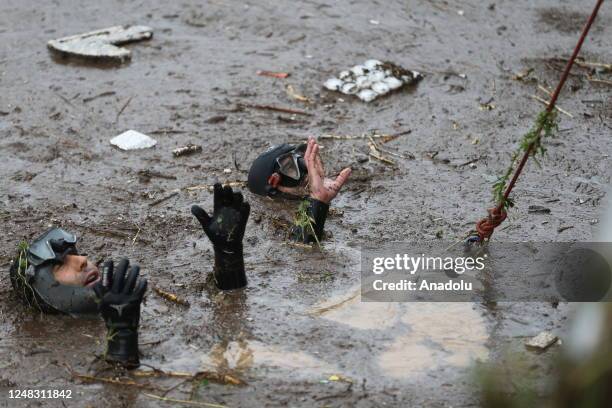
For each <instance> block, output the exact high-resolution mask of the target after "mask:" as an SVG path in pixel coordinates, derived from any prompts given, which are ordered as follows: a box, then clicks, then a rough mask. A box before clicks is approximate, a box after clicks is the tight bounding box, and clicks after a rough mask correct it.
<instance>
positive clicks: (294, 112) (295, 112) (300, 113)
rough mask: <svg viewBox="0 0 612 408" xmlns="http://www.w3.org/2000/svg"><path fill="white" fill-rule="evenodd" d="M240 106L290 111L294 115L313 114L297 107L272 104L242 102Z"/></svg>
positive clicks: (283, 111)
mask: <svg viewBox="0 0 612 408" xmlns="http://www.w3.org/2000/svg"><path fill="white" fill-rule="evenodd" d="M240 106H244V107H246V108H253V109H259V110H270V111H274V112H282V113H290V114H292V115H304V116H312V113H309V112H304V111H301V110H297V109H290V108H281V107H278V106H272V105H256V104H240Z"/></svg>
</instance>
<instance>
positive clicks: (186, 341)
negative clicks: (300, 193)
mask: <svg viewBox="0 0 612 408" xmlns="http://www.w3.org/2000/svg"><path fill="white" fill-rule="evenodd" d="M101 3H104V5H102V4H101ZM588 9H590V6H589V7H587V5H586V4H585V3H584V2H579V1H567V2H563V5H561V6H560V5H558V3H557V2H553V1H541V2H537V3H534V2H528V1H518V2H499V3H493V2H491V3H490V4H485V3H482V2H478V1H465V2H464V1H462V2H456V3H455V2H446V1H415V2H401V1H385V2H382V1H379V2H377V1H371V2H361V3H357V2H349V1H338V2H327V3H325V2H320V1H305V2H300V3H299V4H298V3H296V2H289V1H280V2H255V3H253V4H245V3H241V2H231V1H210V2H205V3H202V2H195V1H190V0H186V1H182V2H176V3H173V2H161V1H150V2H146V3H129V2H122V1H105V2H81V1H63V2H61V3H53V2H50V3H41V2H33V1H18V0H3V1H2V3H1V4H0V40H1V41H0V87H1V92H0V157H1V159H2V160H1V162H0V192H1V195H0V219H1V220H2V225H3V227H4V233H3V234H2V235H1V236H0V242H1V244H2V245H1V247H2V249H1V250H0V266H1V267H2V268H4V269H5V270H6V271H7V273H6V274H4V275H1V274H0V295H1V296H0V299H1V300H0V406H13V403H14V401H9V400H8V399H7V393H8V390H9V389H36V388H39V389H40V388H45V389H70V390H72V391H73V399H72V400H66V401H64V403H65V406H79V407H81V406H94V407H98V406H100V407H102V406H110V405H113V406H126V407H127V406H130V407H131V406H134V407H145V406H146V407H149V406H160V407H161V406H169V404H170V402H167V401H166V402H164V401H160V400H156V399H154V397H151V396H150V395H156V396H161V395H163V394H164V393H165V395H166V397H168V398H173V399H181V400H184V399H190V398H192V399H193V400H195V401H200V402H203V403H204V402H205V403H211V404H221V405H226V406H229V407H238V406H270V407H272V406H292V407H299V406H303V407H312V406H331V407H337V406H359V407H370V406H451V405H452V406H474V405H478V395H477V391H476V387H475V385H474V381H473V365H474V362H475V361H487V360H488V361H491V360H495V359H498V358H500V356H502V355H503V354H504V353H505V352H507V351H511V352H517V353H528V352H527V351H525V350H524V347H523V345H522V344H523V338H524V336H531V335H535V334H537V333H539V332H540V331H541V330H552V331H553V332H555V333H557V334H559V335H563V333H564V331H565V329H566V321H567V319H568V317H569V316H571V311H572V308H571V307H569V306H567V305H563V304H561V305H559V306H558V307H553V306H552V305H549V304H541V303H533V304H499V305H497V306H495V307H488V308H487V307H485V306H483V305H479V304H467V303H454V304H450V303H436V304H375V303H360V302H359V296H358V292H355V290H356V289H355V288H356V285H357V284H358V280H359V268H358V265H359V248H360V246H361V244H362V243H365V242H368V243H370V244H372V243H377V242H387V241H414V240H435V239H446V240H449V241H452V240H456V239H460V238H461V237H462V236H463V235H464V234H465V233H466V232H467V231H468V230H469V229H471V228H472V227H473V225H474V221H476V220H477V219H478V218H479V217H481V216H482V215H484V214H485V209H486V207H487V206H488V205H490V199H491V192H490V186H491V183H492V181H493V180H494V179H495V178H496V176H497V175H499V174H500V173H502V172H503V170H504V169H505V167H506V166H507V164H508V160H509V156H510V154H511V152H512V151H513V150H514V147H515V144H516V142H517V141H518V140H519V138H520V136H521V135H522V134H523V133H524V132H525V131H526V130H528V128H529V127H530V125H531V124H532V123H533V119H534V117H535V115H536V114H537V112H539V111H540V110H541V109H542V105H541V104H540V103H539V102H537V101H536V100H534V99H533V98H532V97H531V95H533V94H536V93H538V92H540V91H538V89H537V86H538V85H541V86H545V87H547V88H552V87H554V85H555V84H556V82H557V79H558V77H559V75H560V70H561V69H562V64H563V62H562V61H560V60H559V59H558V58H566V57H567V56H568V55H569V53H570V50H571V48H572V47H573V46H574V44H575V42H576V39H577V36H578V33H579V30H580V28H581V27H582V24H583V21H584V20H586V17H587V14H588V13H589V11H590V10H588ZM611 21H612V10H610V8H609V7H605V5H604V7H603V8H602V10H601V12H600V15H599V17H598V20H597V21H596V23H595V26H594V27H593V29H592V30H591V34H590V36H589V38H588V40H587V42H586V43H585V46H584V48H583V53H582V55H584V57H585V58H587V59H588V60H591V61H599V62H606V63H610V62H612V51H611V50H610V48H609V44H610V40H611V39H612V24H611ZM128 23H129V24H143V25H148V26H151V27H153V29H154V37H153V39H152V40H151V41H147V42H141V43H136V44H133V45H130V46H129V48H130V49H131V51H132V61H131V62H130V63H127V64H124V65H120V66H107V65H102V64H91V63H89V64H83V63H81V62H78V61H74V60H70V59H68V60H66V59H62V58H58V57H56V56H53V55H51V54H50V53H49V51H48V50H47V49H46V46H45V44H46V42H47V41H48V40H49V39H53V38H59V37H63V36H66V35H70V34H77V33H82V32H87V31H90V30H93V29H98V28H103V27H107V26H111V25H116V24H128ZM369 58H377V59H380V60H390V61H393V62H395V63H398V64H400V65H402V66H404V67H405V68H408V69H415V70H418V71H420V72H423V73H424V75H425V78H424V79H423V80H422V81H421V82H420V83H419V84H418V85H417V86H416V87H415V88H413V89H410V90H408V91H405V92H400V93H395V94H392V95H389V96H388V97H385V98H380V99H377V100H376V101H374V102H372V103H370V104H364V103H361V102H360V101H358V100H357V99H355V98H347V97H345V98H342V99H340V98H339V95H338V94H333V93H329V92H327V91H323V90H322V87H321V85H322V83H323V82H324V81H325V80H326V79H327V78H329V77H330V76H332V75H335V74H337V73H338V72H339V71H340V70H342V69H344V68H346V67H348V66H350V65H353V64H356V63H361V62H363V61H365V60H366V59H369ZM528 69H533V71H532V72H531V73H530V74H529V76H527V77H526V78H525V79H523V80H521V81H519V80H516V79H514V77H515V76H516V74H517V73H519V72H526V70H528ZM257 70H272V71H285V72H289V73H290V74H291V75H290V76H289V77H288V78H287V79H282V80H281V79H275V78H267V77H261V76H257V75H256V71H257ZM586 74H592V73H591V72H589V71H587V70H585V69H584V68H580V67H576V68H575V69H574V70H573V72H572V75H571V76H570V80H569V82H568V83H567V86H566V89H565V91H564V92H563V94H562V95H561V98H560V100H559V105H560V106H561V107H562V108H563V109H564V110H566V111H567V112H568V113H569V114H570V115H571V117H570V116H568V115H561V116H560V132H559V136H558V138H556V139H555V140H553V141H550V143H549V150H548V156H547V157H546V158H544V159H542V160H541V164H542V168H539V167H538V166H536V165H535V164H533V163H530V164H529V165H528V166H527V169H526V170H527V172H526V173H525V174H524V175H523V176H522V177H521V179H520V182H519V184H518V186H517V188H516V190H515V191H516V193H515V197H516V201H517V207H516V208H513V209H512V211H511V212H510V216H509V218H508V220H507V221H506V222H505V224H504V225H503V226H502V228H500V229H499V230H498V231H497V232H496V233H495V239H497V240H506V241H529V240H542V241H572V240H583V241H588V240H589V239H591V238H592V237H593V236H594V235H595V233H596V232H597V230H598V228H599V227H600V224H599V222H598V220H599V217H600V212H601V199H602V197H603V196H604V194H605V193H604V192H605V190H606V189H607V187H608V186H609V182H610V169H611V168H612V166H610V154H611V153H612V147H611V145H610V143H609V141H610V136H611V134H612V120H611V119H612V105H611V103H610V92H611V90H612V87H610V86H609V85H607V84H605V83H597V82H592V81H589V80H587V79H586ZM602 75H605V73H602ZM607 78H608V79H609V75H608V76H607ZM287 85H291V86H292V87H293V89H294V91H296V92H298V93H299V94H302V95H304V96H307V97H308V98H309V99H310V100H311V101H312V102H311V103H309V104H307V103H304V102H300V101H297V100H295V99H294V98H293V97H291V96H290V94H289V93H288V92H287V88H286V86H287ZM538 95H540V96H542V93H538ZM542 97H545V95H544V96H542ZM249 104H262V105H275V106H280V107H286V108H291V109H298V110H303V111H305V112H307V113H309V114H310V115H308V116H307V115H289V114H283V113H278V112H269V111H262V110H256V109H251V108H249V107H248V106H247V105H249ZM127 129H135V130H138V131H140V132H143V133H146V134H148V135H150V136H152V137H154V138H155V139H156V140H157V141H158V143H157V145H156V146H155V148H153V149H150V150H143V151H138V152H123V151H120V150H117V149H115V148H113V147H112V146H111V145H110V144H109V140H110V139H111V138H112V137H114V136H116V135H117V134H119V133H121V132H123V131H125V130H127ZM374 130H378V131H379V132H382V133H386V134H394V133H403V135H402V136H400V137H398V138H396V139H395V140H392V141H390V142H389V143H387V144H385V147H386V148H387V149H388V150H389V151H391V152H395V153H397V154H400V155H403V156H404V157H409V155H410V154H411V155H413V156H414V159H409V158H407V159H401V158H398V157H396V156H390V157H392V158H393V159H394V162H395V165H389V164H388V163H382V162H380V161H377V160H375V159H373V158H370V159H369V160H368V157H367V153H368V146H367V143H366V141H365V140H359V139H357V140H341V139H340V140H337V139H320V141H321V143H322V145H323V149H322V154H323V159H324V161H325V163H326V165H327V168H328V169H329V170H330V172H335V171H338V170H339V169H341V168H343V167H344V166H346V165H349V164H350V165H351V166H352V167H353V175H352V176H351V179H350V181H349V183H348V185H347V186H346V188H345V189H344V190H343V192H342V193H341V194H340V196H339V197H338V198H337V199H336V200H335V201H334V202H333V207H334V208H335V209H336V210H338V211H336V212H335V213H334V214H332V216H330V217H329V219H328V220H327V223H326V229H327V231H328V233H329V234H328V235H329V237H328V240H327V241H326V243H325V245H324V249H323V251H312V250H306V249H304V248H300V247H294V246H291V245H288V244H287V243H288V240H287V232H288V225H289V223H290V222H291V219H292V216H293V215H292V214H293V211H294V209H295V208H294V205H293V204H292V203H272V202H269V201H268V200H265V199H261V198H259V197H255V196H253V195H251V194H249V193H248V192H247V193H246V197H247V199H248V200H249V201H250V203H251V207H252V213H251V218H250V221H249V224H248V226H247V231H246V236H245V257H246V259H245V262H246V266H247V274H248V277H249V286H248V288H247V289H246V290H244V291H243V292H240V293H231V294H219V293H217V292H216V291H215V290H214V289H211V288H210V286H209V285H207V284H206V276H207V274H208V273H209V272H210V271H211V270H212V262H213V257H212V248H211V247H210V245H209V242H208V240H207V239H206V237H205V236H204V235H203V233H202V231H201V229H200V226H199V225H198V224H197V222H196V221H195V219H194V218H193V217H192V216H191V214H190V212H189V208H190V206H191V205H192V204H194V203H199V204H200V205H202V206H203V207H204V208H211V207H212V194H211V193H210V191H209V190H208V188H207V186H209V185H211V184H213V183H214V182H215V181H216V180H221V181H232V182H233V181H243V180H245V179H246V169H248V166H249V164H250V162H251V161H252V160H253V159H254V158H255V157H256V156H257V154H258V152H260V151H261V150H263V149H265V148H267V147H268V146H269V145H271V144H274V143H280V142H287V141H289V142H297V141H301V140H304V139H305V138H306V137H307V136H308V135H315V136H321V135H324V134H334V135H361V134H363V133H367V132H371V131H374ZM187 143H196V144H199V145H202V147H203V151H202V153H201V154H196V155H192V156H185V157H180V158H175V157H173V156H172V153H171V151H172V150H173V149H175V148H177V147H180V146H184V145H185V144H187ZM225 169H229V170H230V172H229V173H228V172H227V171H224V170H225ZM177 189H178V191H179V194H178V195H175V196H173V197H171V198H169V199H168V200H165V201H163V202H161V203H159V204H156V202H157V201H158V200H159V199H160V198H163V197H165V196H167V195H170V194H172V193H173V192H174V191H175V190H177ZM530 205H541V206H545V207H546V208H549V209H550V213H530V212H529V206H530ZM49 225H61V226H63V227H64V228H66V229H68V230H69V231H73V232H75V233H77V234H78V235H79V236H80V249H81V251H82V252H85V253H87V254H89V255H90V256H91V257H92V258H93V259H94V260H96V261H99V260H102V259H105V258H109V257H114V258H118V257H120V256H128V257H129V258H130V259H132V260H133V261H137V262H138V263H140V265H141V266H142V271H143V273H144V274H145V275H146V276H147V277H148V279H149V282H150V287H158V288H160V289H163V290H165V291H168V292H172V293H175V294H177V295H178V296H179V297H181V298H183V299H185V300H187V301H188V302H189V303H190V306H189V307H186V306H181V305H177V304H173V303H169V302H167V301H166V300H164V299H162V298H160V297H159V296H157V295H156V294H155V293H154V292H153V291H149V294H148V296H147V299H146V304H145V306H144V307H143V311H142V319H141V329H140V343H141V345H140V350H141V353H142V358H141V361H142V363H143V367H142V370H151V367H154V368H156V369H159V370H164V371H165V372H166V373H172V372H175V373H191V374H194V373H196V372H198V371H203V370H208V371H213V372H216V373H220V374H223V375H229V376H230V377H231V378H234V379H237V380H239V381H238V382H241V383H243V385H233V384H231V381H230V383H229V384H218V383H215V382H213V381H204V380H202V381H195V382H191V381H186V380H185V378H182V377H180V376H171V375H166V376H159V375H158V376H144V374H142V375H141V376H137V375H135V374H132V376H131V377H128V376H125V375H123V374H121V373H113V372H112V371H110V370H109V369H108V367H106V365H105V364H104V363H103V362H101V361H100V360H99V358H98V357H99V356H100V355H101V354H102V352H103V350H104V344H103V343H104V339H103V337H104V335H105V328H104V325H103V323H102V321H99V320H97V319H93V320H82V319H74V318H71V317H67V316H40V315H37V314H32V313H31V312H30V311H27V310H25V309H24V308H23V306H22V305H21V304H20V303H19V302H18V301H17V300H16V299H15V297H14V296H13V295H12V292H11V289H10V283H9V279H8V265H9V262H10V259H11V257H12V256H13V254H14V252H15V248H16V245H17V243H18V242H19V241H20V240H22V239H31V238H32V237H34V236H35V235H37V234H39V233H40V232H41V231H43V230H44V229H46V228H47V226H49ZM567 227H569V228H567ZM556 351H557V348H555V347H553V348H552V349H550V350H549V351H548V352H547V353H544V354H542V355H536V354H533V355H532V356H530V358H531V360H532V362H533V370H534V372H535V373H537V377H538V378H540V379H541V381H542V387H543V388H545V386H546V379H547V374H548V371H547V370H549V368H548V365H547V356H550V355H551V354H554V353H555V352H556ZM78 375H89V376H97V377H104V378H118V381H121V382H123V383H125V382H126V381H128V380H131V381H135V384H136V385H134V384H131V385H129V384H128V385H125V384H123V385H114V384H109V383H100V382H94V383H90V382H88V381H87V380H86V378H84V377H79V376H78ZM24 404H25V403H24ZM45 405H49V406H63V405H62V402H61V401H45Z"/></svg>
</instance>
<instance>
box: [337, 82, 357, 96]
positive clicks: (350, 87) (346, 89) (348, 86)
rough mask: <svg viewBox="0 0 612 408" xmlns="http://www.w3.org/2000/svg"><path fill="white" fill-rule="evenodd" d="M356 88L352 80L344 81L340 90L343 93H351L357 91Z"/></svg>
mask: <svg viewBox="0 0 612 408" xmlns="http://www.w3.org/2000/svg"><path fill="white" fill-rule="evenodd" d="M358 90H359V88H358V87H357V85H356V84H354V83H352V82H346V83H344V85H342V88H341V89H340V92H342V93H343V94H345V95H352V94H354V93H357V91H358Z"/></svg>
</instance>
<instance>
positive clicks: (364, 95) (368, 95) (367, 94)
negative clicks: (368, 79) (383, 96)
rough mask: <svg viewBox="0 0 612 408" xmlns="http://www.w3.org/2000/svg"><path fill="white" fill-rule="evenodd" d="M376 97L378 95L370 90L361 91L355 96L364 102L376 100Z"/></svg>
mask: <svg viewBox="0 0 612 408" xmlns="http://www.w3.org/2000/svg"><path fill="white" fill-rule="evenodd" d="M377 96H378V94H377V93H376V92H374V91H373V90H371V89H362V90H361V91H359V93H358V94H357V97H358V98H359V99H361V100H362V101H364V102H370V101H373V100H374V99H376V97H377Z"/></svg>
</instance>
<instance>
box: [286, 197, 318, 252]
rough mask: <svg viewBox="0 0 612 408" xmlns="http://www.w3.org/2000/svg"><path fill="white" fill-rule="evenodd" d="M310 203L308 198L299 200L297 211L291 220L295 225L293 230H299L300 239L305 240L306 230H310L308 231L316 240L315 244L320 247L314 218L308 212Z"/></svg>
mask: <svg viewBox="0 0 612 408" xmlns="http://www.w3.org/2000/svg"><path fill="white" fill-rule="evenodd" d="M309 206H310V203H309V202H308V200H303V201H301V202H300V205H299V206H298V209H297V212H296V213H295V218H294V220H293V225H294V226H295V228H294V230H297V231H299V233H300V234H302V236H301V237H300V238H301V240H302V241H305V238H306V237H305V234H306V231H310V233H311V234H312V235H313V236H314V239H315V241H316V242H317V246H318V247H319V248H320V247H321V243H320V242H319V238H318V237H317V234H316V232H315V229H314V222H315V220H314V219H313V218H312V217H311V216H310V215H309V214H308V207H309Z"/></svg>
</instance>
